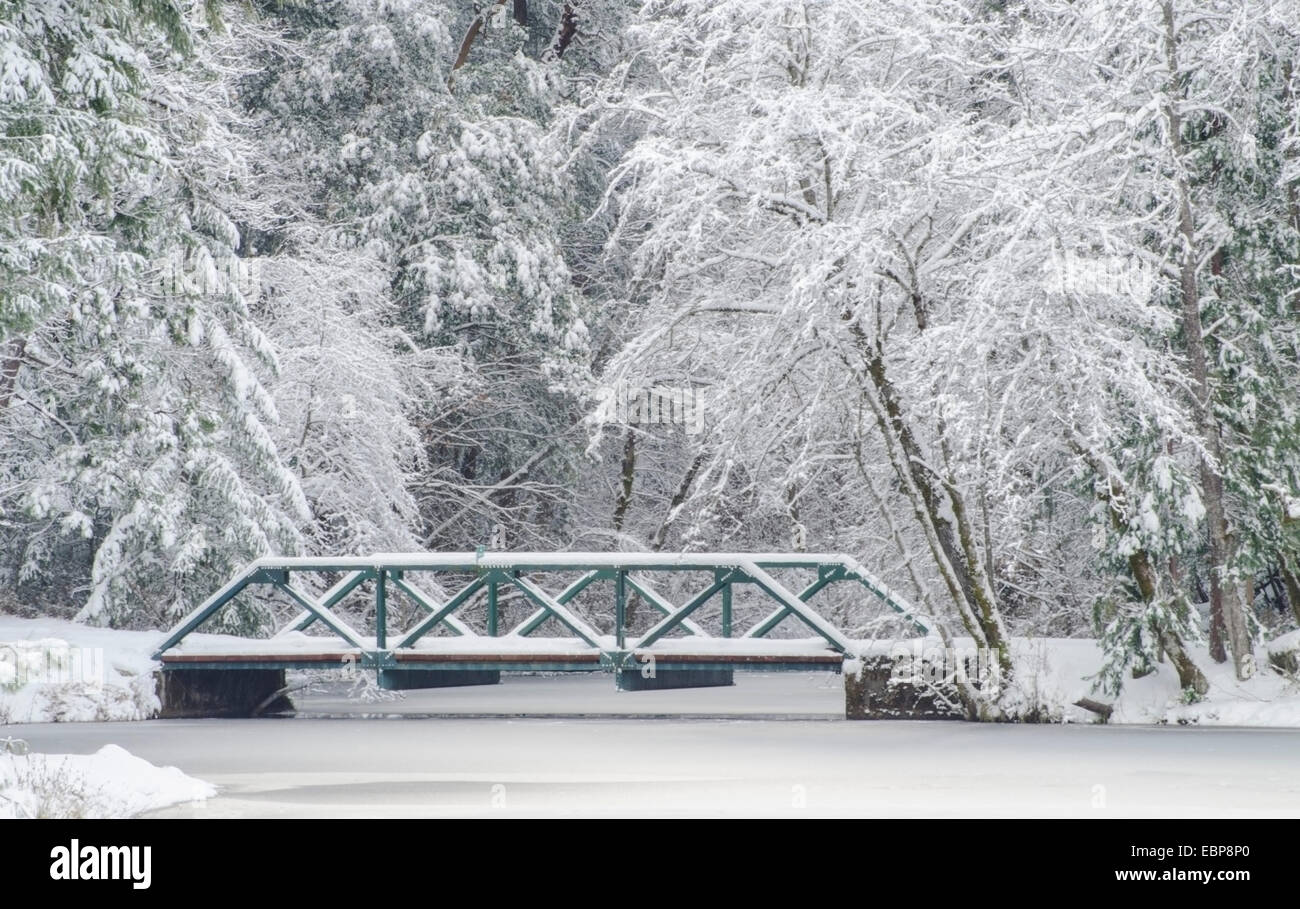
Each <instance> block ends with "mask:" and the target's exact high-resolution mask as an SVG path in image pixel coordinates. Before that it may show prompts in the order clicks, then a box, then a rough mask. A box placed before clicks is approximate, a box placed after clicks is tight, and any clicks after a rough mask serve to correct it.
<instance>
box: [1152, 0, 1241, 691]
mask: <svg viewBox="0 0 1300 909" xmlns="http://www.w3.org/2000/svg"><path fill="white" fill-rule="evenodd" d="M1162 11H1163V13H1164V25H1165V57H1166V60H1167V62H1168V66H1169V85H1168V87H1167V90H1166V93H1165V117H1166V119H1167V121H1168V127H1169V142H1170V147H1171V150H1172V152H1173V155H1174V158H1175V160H1176V161H1177V162H1178V163H1179V164H1180V165H1181V163H1182V162H1183V141H1182V134H1181V131H1182V117H1181V114H1180V113H1179V110H1178V103H1177V100H1176V99H1177V98H1178V96H1179V94H1181V91H1182V89H1181V87H1180V86H1179V84H1178V83H1179V79H1178V74H1179V70H1178V32H1177V29H1176V27H1175V24H1174V9H1173V3H1172V0H1165V2H1164V4H1163V5H1162ZM1176 182H1177V189H1178V233H1179V237H1180V239H1181V241H1182V251H1181V253H1180V255H1179V278H1180V287H1181V297H1182V301H1181V302H1182V324H1183V335H1184V340H1185V342H1186V344H1187V361H1188V366H1189V367H1190V369H1191V373H1192V380H1193V382H1194V383H1195V387H1194V390H1193V404H1194V409H1195V412H1196V421H1197V429H1198V431H1199V433H1200V435H1201V440H1202V444H1203V445H1204V447H1205V454H1203V455H1202V457H1201V459H1200V465H1199V469H1200V479H1201V495H1202V498H1203V500H1204V504H1205V523H1206V530H1207V535H1208V538H1209V556H1210V564H1209V571H1210V578H1211V585H1213V583H1214V581H1216V580H1217V582H1218V585H1219V589H1220V593H1221V596H1222V603H1223V624H1224V628H1225V630H1226V631H1227V638H1228V650H1229V652H1230V653H1231V655H1232V660H1233V666H1234V668H1235V670H1236V673H1237V678H1238V679H1245V678H1248V677H1249V676H1250V675H1251V674H1252V666H1253V646H1252V643H1251V639H1250V631H1249V626H1248V624H1247V621H1246V604H1245V603H1244V602H1243V597H1242V591H1241V586H1240V584H1238V583H1237V581H1236V580H1235V579H1234V578H1233V577H1232V573H1231V565H1232V560H1233V552H1232V543H1231V539H1230V537H1229V535H1228V518H1227V509H1226V504H1225V501H1224V499H1225V495H1224V488H1223V477H1222V476H1221V474H1220V473H1219V471H1220V470H1222V467H1223V446H1222V445H1221V444H1220V439H1219V427H1218V424H1217V421H1216V420H1215V419H1214V412H1213V393H1212V389H1211V387H1210V377H1209V367H1208V364H1207V357H1206V353H1205V337H1204V334H1203V331H1202V325H1201V309H1200V287H1199V282H1198V280H1197V275H1196V268H1197V258H1198V257H1197V248H1196V221H1195V218H1194V216H1193V213H1192V201H1191V187H1190V186H1189V185H1188V177H1187V175H1186V174H1184V173H1182V172H1179V175H1178V177H1177V179H1176ZM1211 589H1213V586H1212V587H1211Z"/></svg>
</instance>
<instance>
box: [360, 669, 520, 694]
mask: <svg viewBox="0 0 1300 909" xmlns="http://www.w3.org/2000/svg"><path fill="white" fill-rule="evenodd" d="M500 682H501V671H500V670H498V669H381V670H379V687H380V688H383V689H384V690H385V691H411V690H412V689H415V688H462V687H464V686H466V685H496V684H499V683H500Z"/></svg>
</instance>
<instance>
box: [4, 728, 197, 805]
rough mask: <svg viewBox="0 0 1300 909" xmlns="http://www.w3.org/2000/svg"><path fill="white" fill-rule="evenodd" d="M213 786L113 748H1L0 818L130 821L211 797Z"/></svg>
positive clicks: (176, 770) (112, 746)
mask: <svg viewBox="0 0 1300 909" xmlns="http://www.w3.org/2000/svg"><path fill="white" fill-rule="evenodd" d="M216 794H217V790H216V787H214V786H212V785H211V784H210V783H205V782H203V781H202V780H196V779H194V778H193V777H190V776H186V775H185V774H184V773H182V772H181V771H180V770H178V769H177V768H175V767H155V766H154V765H153V764H150V763H149V762H148V761H146V760H143V759H141V758H138V757H135V756H134V755H132V754H131V753H130V752H128V751H126V750H125V749H123V748H120V747H119V746H117V745H105V746H103V747H102V748H100V749H99V750H98V751H96V752H95V753H94V754H7V753H5V752H4V751H3V750H0V818H41V817H82V818H121V817H133V816H135V815H137V814H141V813H143V812H145V811H156V810H158V809H159V808H166V807H168V806H171V805H178V804H181V803H185V802H197V801H202V800H203V799H208V798H212V797H213V796H214V795H216Z"/></svg>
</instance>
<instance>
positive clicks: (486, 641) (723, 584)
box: [155, 550, 930, 690]
mask: <svg viewBox="0 0 1300 909" xmlns="http://www.w3.org/2000/svg"><path fill="white" fill-rule="evenodd" d="M790 569H802V570H804V571H805V572H815V578H814V579H813V580H811V581H810V582H808V583H806V586H804V587H803V588H802V589H801V590H800V591H799V592H798V593H796V592H794V591H793V590H792V589H791V588H789V587H788V586H786V583H784V582H783V581H781V580H779V579H778V578H777V577H776V575H775V574H774V572H776V573H781V572H785V571H787V570H790ZM666 572H667V573H686V574H689V573H696V574H705V575H707V576H708V578H709V580H708V582H707V583H706V584H705V586H704V587H703V589H702V590H700V591H699V592H698V593H696V594H695V595H694V596H692V597H691V598H690V599H688V600H687V601H686V602H684V603H681V604H675V603H673V602H670V601H669V600H668V599H667V598H666V597H665V596H664V595H662V594H661V593H660V592H659V591H658V590H657V589H656V588H655V587H654V586H653V584H652V583H651V581H650V578H651V577H653V576H654V575H656V574H663V573H666ZM439 573H440V575H441V576H442V577H443V579H444V580H449V579H451V578H454V577H455V576H457V575H459V576H460V577H461V580H462V582H464V578H465V576H466V575H468V576H469V580H468V582H467V583H463V586H461V587H460V589H459V590H457V591H456V592H455V593H453V594H451V595H450V596H446V595H439V596H434V595H431V594H430V593H428V592H427V591H426V590H425V589H423V588H421V587H420V586H419V585H418V584H417V583H416V578H417V577H418V576H426V577H427V576H428V575H430V574H434V575H438V574H439ZM302 574H318V575H320V574H328V575H338V580H337V581H336V582H335V583H334V584H333V585H332V586H331V587H329V588H328V589H327V590H325V592H324V593H322V594H321V595H319V596H313V595H311V594H310V593H309V592H307V591H306V590H304V589H303V587H302V586H301V585H300V584H298V583H296V582H295V580H294V576H295V575H302ZM564 575H567V577H565V578H562V579H561V580H562V582H563V583H564V586H563V588H562V589H560V590H558V591H548V590H547V589H546V588H545V587H543V586H542V584H541V583H540V579H541V578H546V579H547V580H548V581H554V579H555V577H556V576H564ZM575 576H576V577H575ZM366 583H370V584H371V585H372V586H373V590H374V622H373V626H374V627H373V633H369V631H370V629H367V633H363V632H362V631H361V630H359V629H357V628H355V627H353V625H352V624H350V623H349V621H348V620H346V619H345V618H344V617H343V616H341V615H340V614H339V613H338V612H337V611H336V610H335V607H336V606H338V605H339V604H340V603H342V602H343V601H344V600H345V599H346V598H347V597H348V596H349V595H350V594H352V593H353V592H354V591H355V590H356V589H357V588H358V587H360V586H361V585H363V584H366ZM597 583H609V584H612V587H613V597H612V602H610V601H604V602H605V603H606V606H609V605H612V610H610V611H611V612H612V615H608V614H607V615H605V616H603V617H602V618H603V619H604V620H605V621H603V622H600V624H602V625H606V626H608V625H612V628H610V629H609V630H607V631H602V630H600V629H599V628H598V627H597V625H596V623H597V621H598V619H597V618H596V617H595V616H593V615H592V611H593V610H591V609H588V610H586V611H583V610H580V609H579V608H577V604H576V603H575V601H576V600H577V598H578V597H579V596H580V595H582V594H583V593H584V591H586V590H587V589H588V588H589V587H591V586H592V585H593V584H597ZM837 583H850V584H858V585H860V586H861V587H864V588H866V590H867V591H869V592H870V593H871V594H872V595H873V596H874V597H875V598H877V599H878V600H880V601H881V602H882V603H884V604H885V605H887V606H888V607H890V608H891V609H893V610H894V611H896V612H897V613H899V614H900V615H902V616H903V617H905V618H906V619H908V620H909V621H910V622H911V623H912V624H913V625H914V626H915V627H916V628H917V629H918V630H919V631H921V632H922V633H923V634H927V633H929V631H930V623H929V622H928V621H927V620H926V619H925V618H924V617H922V616H920V615H918V614H916V612H915V611H914V610H913V609H912V608H911V606H910V605H909V604H908V603H907V602H906V601H905V600H904V599H903V598H902V597H900V596H899V595H898V594H896V593H895V592H893V591H892V590H890V589H889V587H888V586H887V585H885V584H884V583H883V582H881V581H880V580H879V579H878V578H876V577H875V576H874V575H872V574H871V573H870V572H868V571H867V570H866V569H865V568H864V567H863V566H862V565H861V564H860V563H859V562H858V561H857V560H855V559H853V558H852V557H850V556H845V555H838V554H806V553H549V552H484V551H481V550H480V551H478V552H460V553H383V554H377V555H371V556H353V557H340V558H328V557H325V558H304V557H284V558H276V557H272V558H264V559H259V560H257V561H256V562H253V563H252V564H251V565H249V566H248V567H247V568H246V569H245V570H244V571H242V572H241V573H239V574H238V575H237V576H236V577H234V578H232V579H231V580H230V581H229V582H228V583H227V584H226V585H224V586H223V587H222V588H221V589H220V590H218V591H217V592H216V593H214V594H213V595H212V596H211V597H209V598H208V599H207V600H206V601H204V602H203V603H202V604H200V605H199V606H198V607H197V608H196V609H195V610H194V611H193V612H192V613H190V615H188V616H186V617H185V619H183V620H182V621H181V622H180V623H179V624H178V625H177V626H176V627H175V628H174V629H172V631H171V632H170V633H169V634H168V636H167V638H166V640H165V641H164V642H163V643H162V644H161V645H160V646H159V648H158V651H157V653H156V654H155V659H158V660H160V661H161V662H162V664H163V667H164V671H165V672H172V673H180V672H184V673H186V675H185V679H186V680H187V686H188V687H189V688H191V689H192V688H193V687H194V685H195V684H196V683H198V684H200V687H202V685H203V684H206V682H199V680H208V681H210V680H212V679H213V678H215V677H213V676H211V675H209V674H208V673H211V672H212V671H217V670H221V671H227V672H228V671H244V672H246V673H247V672H251V673H258V672H261V673H262V675H260V676H255V677H254V676H250V678H256V679H259V681H258V682H257V685H256V686H255V687H257V688H258V689H259V690H262V689H265V688H266V687H267V686H268V685H271V684H272V683H273V682H274V681H276V679H277V678H278V679H279V680H281V684H282V679H283V671H284V670H286V669H301V668H327V667H335V668H336V667H339V666H346V667H349V668H352V667H355V668H361V669H368V670H374V671H375V672H377V674H378V679H379V683H380V685H381V686H382V687H386V688H413V687H442V686H444V685H461V684H488V683H493V682H496V681H498V680H499V677H500V672H501V671H503V670H504V671H515V672H521V671H534V672H535V671H559V672H590V671H595V670H604V671H608V672H613V673H614V674H615V676H616V680H617V682H618V684H619V686H620V687H625V688H628V689H643V688H667V687H694V686H703V685H719V684H730V683H731V681H732V675H731V673H732V671H733V670H736V669H755V670H768V671H771V670H806V669H810V668H817V669H828V670H832V671H839V670H840V669H841V668H842V664H843V661H844V659H845V658H846V657H847V658H852V657H853V656H855V654H856V650H857V647H856V645H855V642H854V641H852V640H851V639H850V638H848V637H847V636H846V635H845V634H844V632H843V631H842V630H841V629H839V628H837V627H836V626H835V625H834V624H833V623H832V622H830V621H828V620H827V619H826V618H825V617H824V616H822V615H821V614H820V613H819V612H817V611H816V610H815V609H814V608H813V607H812V606H811V605H810V604H809V601H810V600H812V599H813V598H814V597H815V596H816V595H817V593H818V592H820V591H821V590H822V589H824V588H825V587H827V586H828V585H831V584H837ZM735 585H747V586H749V587H751V588H753V589H756V590H758V591H760V592H761V594H762V598H763V599H766V600H767V601H769V603H770V609H769V610H768V611H767V612H765V613H763V614H762V615H761V617H760V618H758V620H757V621H755V622H754V623H753V624H752V625H750V626H749V627H748V628H745V629H743V630H741V629H738V628H737V627H735V614H734V609H733V603H732V597H733V588H734V586H735ZM426 586H427V585H426ZM551 586H552V587H554V583H552V584H551ZM250 587H260V588H269V589H271V590H275V591H278V592H280V593H282V594H284V595H286V596H288V597H289V598H290V599H291V600H293V601H294V602H295V603H297V604H298V605H299V606H300V607H301V610H302V611H301V612H300V613H298V614H297V615H296V616H295V617H294V618H293V619H292V620H291V621H289V622H288V623H287V624H286V625H284V626H283V627H282V628H280V629H279V630H278V631H277V632H276V633H275V634H274V635H272V636H271V637H269V638H260V639H253V638H241V637H232V636H226V635H211V634H203V633H198V631H197V630H198V629H199V628H200V627H201V626H202V625H203V624H204V623H205V622H207V621H208V620H210V619H211V618H213V617H214V616H215V615H216V614H217V613H218V612H220V611H221V610H222V609H223V608H224V607H225V606H226V605H227V604H229V603H230V602H231V601H232V600H233V599H234V598H235V597H237V596H238V595H240V594H241V593H242V592H244V591H245V590H246V589H248V588H250ZM392 590H396V591H398V592H400V593H401V594H402V595H403V596H404V597H405V598H406V599H407V600H409V601H410V602H411V603H413V604H414V606H415V607H416V608H417V609H418V610H420V611H421V612H422V613H423V614H422V615H421V616H420V617H419V619H418V621H416V622H415V623H414V624H413V625H411V626H410V627H408V628H405V629H403V630H401V631H398V632H394V630H393V629H392V628H391V627H390V626H391V624H392V622H391V619H392V614H391V611H390V597H391V591H392ZM503 590H509V591H512V592H513V593H514V594H515V596H516V598H517V600H522V601H523V602H525V603H528V604H529V605H531V606H532V607H533V611H532V612H531V613H529V614H527V615H526V617H524V618H523V619H522V620H520V621H518V623H517V624H515V625H514V627H512V628H511V629H509V630H508V631H505V632H504V633H503V632H502V629H501V619H502V617H503V612H504V610H503V609H502V604H501V602H500V595H501V592H502V591H503ZM633 596H636V597H639V598H640V600H641V601H643V602H645V603H646V604H648V606H649V607H650V608H651V609H653V610H654V611H655V612H656V613H657V614H658V616H659V618H658V620H657V621H655V622H654V623H653V624H652V625H650V627H649V628H647V629H645V630H643V631H641V632H640V633H638V634H633V633H632V629H631V628H630V624H631V623H630V622H629V615H628V612H629V603H630V598H631V597H633ZM715 598H716V599H717V601H718V603H719V605H720V611H719V612H720V614H719V616H718V621H717V622H715V623H714V627H717V628H718V629H719V632H718V633H711V632H709V631H706V630H705V628H704V627H703V626H702V625H701V624H700V623H699V622H697V621H696V620H695V619H693V618H692V616H693V615H696V616H698V615H701V614H702V613H701V612H700V610H701V609H702V608H703V607H704V606H705V604H706V603H709V602H710V601H712V600H714V599H715ZM484 599H485V600H486V608H485V610H484V612H483V620H482V621H480V622H479V625H480V628H481V630H476V629H475V628H474V627H472V625H471V622H469V621H467V620H466V614H467V612H468V607H469V606H470V605H471V604H478V603H479V602H480V601H482V600H484ZM475 608H476V609H477V608H478V607H477V605H476V606H475ZM611 619H612V621H610V620H611ZM787 619H789V620H792V621H795V622H798V623H800V624H802V625H803V626H804V627H805V628H806V629H807V630H808V631H809V632H810V636H808V637H805V638H799V639H781V640H776V639H770V638H768V637H767V635H768V634H769V633H770V632H771V631H773V630H774V629H775V628H776V627H777V626H778V625H780V624H781V623H783V622H785V621H786V620H787ZM548 621H552V622H553V624H558V625H559V626H560V627H561V628H562V629H563V630H564V631H563V636H543V635H540V634H537V632H538V631H539V629H541V628H542V626H543V625H545V624H546V623H547V622H548ZM312 626H317V627H318V628H320V627H323V628H324V629H326V630H327V632H328V633H327V634H324V635H320V634H307V633H306V632H307V631H308V629H310V628H312ZM483 626H485V627H483ZM435 630H437V631H435ZM670 635H676V636H672V637H670ZM266 671H272V672H278V673H279V676H278V677H271V676H267V675H265V672H266ZM196 673H203V675H202V676H199V675H196ZM172 678H173V679H174V680H177V681H179V680H180V679H181V676H178V675H176V676H172ZM229 682H230V679H229V678H227V679H226V680H225V681H223V682H222V683H221V685H222V686H223V687H224V688H225V689H228V688H229Z"/></svg>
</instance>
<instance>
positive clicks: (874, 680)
mask: <svg viewBox="0 0 1300 909" xmlns="http://www.w3.org/2000/svg"><path fill="white" fill-rule="evenodd" d="M849 665H850V664H849V663H845V668H844V717H845V719H849V720H960V719H965V717H964V716H963V715H962V713H961V711H960V710H958V709H956V708H955V707H953V706H952V705H953V704H956V703H958V701H957V692H956V691H955V690H954V689H953V687H952V686H951V685H942V684H940V685H924V684H917V683H915V682H913V681H912V680H910V679H906V678H895V677H894V676H895V674H896V671H897V665H896V663H895V661H894V659H893V658H891V657H888V656H874V657H864V658H863V659H862V660H860V661H859V665H858V666H857V667H855V668H853V669H850V668H849ZM926 665H927V666H928V664H926ZM939 668H940V670H942V668H943V667H942V666H940V667H939ZM940 695H943V696H942V697H941V696H940ZM945 701H946V702H945Z"/></svg>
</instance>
